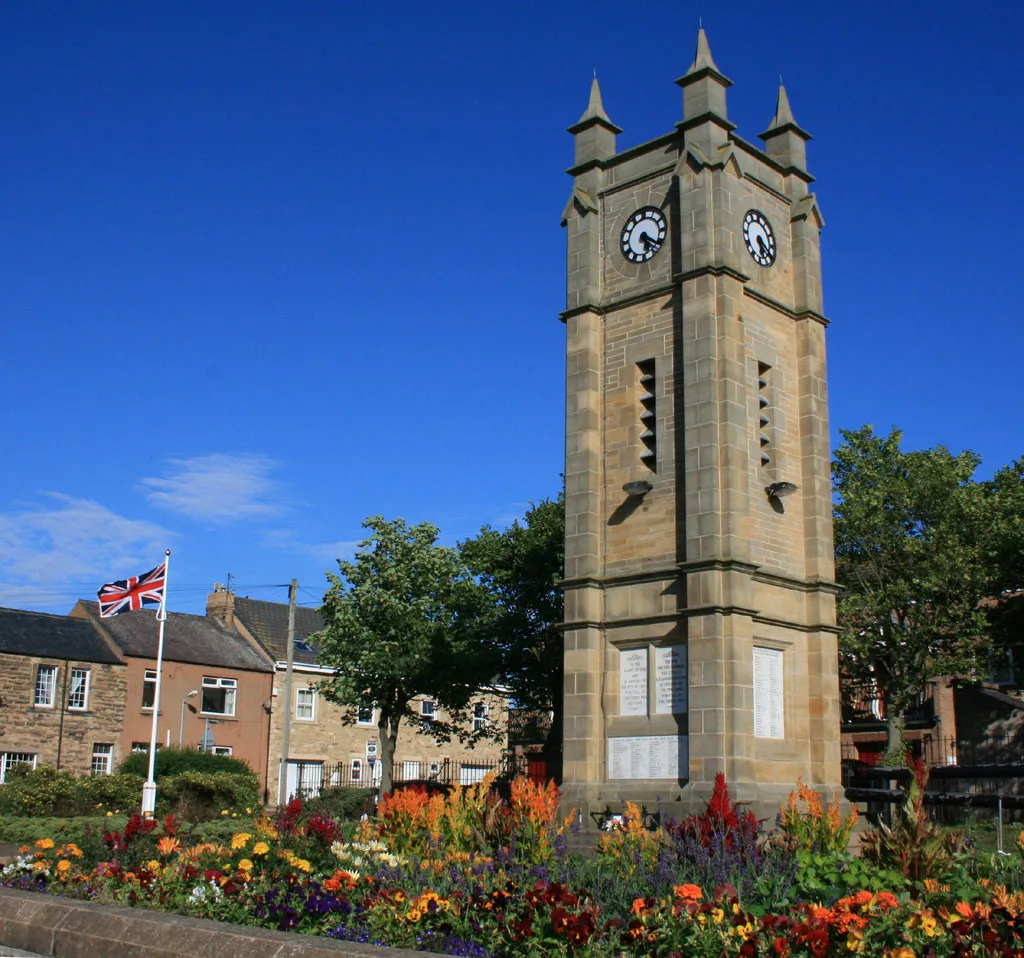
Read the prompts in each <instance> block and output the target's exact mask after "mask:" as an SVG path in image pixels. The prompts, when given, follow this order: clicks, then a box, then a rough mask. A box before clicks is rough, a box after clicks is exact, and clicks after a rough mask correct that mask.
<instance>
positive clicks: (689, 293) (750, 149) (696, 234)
mask: <svg viewBox="0 0 1024 958" xmlns="http://www.w3.org/2000/svg"><path fill="white" fill-rule="evenodd" d="M676 83H677V84H678V85H679V86H680V87H681V88H682V119H681V121H680V122H678V123H676V125H675V128H674V129H672V130H671V131H670V132H668V133H666V134H665V135H663V136H660V137H658V138H656V139H654V140H651V141H649V142H647V143H642V144H640V145H639V146H634V147H631V148H630V149H627V150H623V151H621V152H620V151H618V150H617V148H616V136H617V134H619V133H620V132H621V130H620V129H619V128H618V127H617V126H616V125H615V124H614V123H613V122H612V121H611V119H610V118H609V117H608V114H607V113H606V112H605V109H604V106H603V104H602V101H601V93H600V89H599V87H598V84H597V80H596V79H595V80H594V82H593V85H592V87H591V93H590V101H589V103H588V105H587V109H586V111H585V112H584V114H583V116H582V117H581V118H580V120H579V122H577V123H576V124H574V125H573V126H571V127H569V132H570V133H571V134H572V135H573V138H574V142H575V159H574V164H573V166H572V167H571V168H570V170H569V173H570V175H571V176H572V178H573V185H572V193H571V195H570V197H569V200H568V203H567V204H566V206H565V211H564V213H563V226H565V228H566V232H567V242H568V269H567V284H566V287H567V294H566V299H567V302H566V309H565V311H564V312H563V313H562V319H563V320H564V322H565V326H566V458H565V482H566V497H565V498H566V542H565V546H566V549H565V553H566V555H565V561H566V569H565V581H564V589H565V703H564V714H565V725H564V741H563V791H564V795H565V802H566V803H567V804H569V805H574V806H576V807H579V808H581V809H583V811H584V813H586V812H589V811H600V810H603V809H604V808H605V806H606V805H611V806H612V808H613V810H618V809H619V808H621V803H622V802H623V801H626V800H632V801H636V802H638V803H643V804H646V805H647V806H648V808H649V809H651V810H653V808H654V807H655V805H656V804H657V803H658V802H660V803H661V805H662V806H663V808H664V809H665V811H666V813H667V814H670V815H675V816H679V815H683V814H688V813H690V812H691V811H694V810H696V809H698V808H699V807H701V806H702V804H703V802H704V801H705V800H706V799H707V797H708V796H709V795H710V792H711V789H712V786H713V782H714V778H715V775H716V773H718V772H724V773H725V776H726V779H727V781H728V783H729V787H730V790H731V791H732V794H733V796H734V797H735V798H737V799H739V800H741V801H746V802H751V803H753V806H754V808H755V811H756V812H757V813H758V815H759V816H768V817H774V814H775V811H776V809H777V806H778V805H779V804H780V803H781V802H783V801H785V799H786V797H787V796H788V794H789V792H790V791H791V790H792V789H793V788H794V787H795V785H796V781H797V779H798V778H801V779H802V780H803V781H804V783H805V784H807V785H810V786H812V787H814V788H816V789H818V790H820V791H822V792H827V793H829V796H830V797H831V792H833V791H838V790H840V754H839V721H840V714H839V684H838V663H837V648H836V631H837V630H836V625H835V595H836V587H835V583H834V576H833V556H832V511H831V510H832V505H831V484H830V475H829V441H828V413H827V400H826V377H825V328H826V326H827V325H828V321H827V320H826V318H825V316H824V315H823V312H822V299H821V266H820V257H819V232H820V230H821V228H822V226H823V220H822V216H821V212H820V210H819V208H818V203H817V200H816V199H815V196H814V193H812V192H810V187H811V184H812V183H813V178H812V177H811V176H810V174H809V173H808V172H807V162H806V143H807V141H808V140H809V139H810V135H809V134H808V133H807V132H805V131H804V130H803V129H802V128H801V127H800V126H799V125H798V124H797V123H796V121H795V119H794V118H793V113H792V111H791V109H790V106H789V101H788V98H787V96H786V91H785V89H784V88H782V87H781V86H780V88H779V92H778V100H777V104H776V109H775V115H774V117H773V118H772V121H771V123H770V124H769V126H768V129H767V130H766V131H765V132H764V133H762V134H760V139H761V140H762V141H763V143H764V145H763V146H755V145H754V144H753V143H750V142H748V141H747V140H745V139H743V138H741V137H740V136H739V135H737V133H736V132H735V126H734V124H732V123H730V122H729V118H728V113H727V110H726V91H727V90H728V88H729V87H730V86H731V85H732V84H731V81H730V80H729V79H727V78H726V77H725V76H724V75H723V74H722V73H721V71H720V70H719V69H718V67H717V65H716V64H715V61H714V59H713V58H712V56H711V50H710V48H709V46H708V42H707V38H706V36H705V34H704V31H703V30H701V31H700V32H699V34H698V39H697V50H696V55H695V57H694V60H693V63H692V65H691V66H690V68H689V69H688V70H687V71H686V73H685V74H684V75H683V76H682V77H680V78H679V79H678V80H677V81H676Z"/></svg>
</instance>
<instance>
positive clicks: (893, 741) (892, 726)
mask: <svg viewBox="0 0 1024 958" xmlns="http://www.w3.org/2000/svg"><path fill="white" fill-rule="evenodd" d="M885 725H886V743H885V750H886V752H887V753H888V754H889V755H893V754H894V753H895V751H896V750H897V749H898V748H899V747H900V745H901V744H902V742H903V714H902V713H901V712H897V711H896V710H895V709H888V708H887V709H886V712H885Z"/></svg>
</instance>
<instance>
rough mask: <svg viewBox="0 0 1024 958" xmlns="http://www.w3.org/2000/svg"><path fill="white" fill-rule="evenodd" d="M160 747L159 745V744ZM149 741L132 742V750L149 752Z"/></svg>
mask: <svg viewBox="0 0 1024 958" xmlns="http://www.w3.org/2000/svg"><path fill="white" fill-rule="evenodd" d="M157 748H159V745H158V746H157ZM148 751H149V742H132V752H148Z"/></svg>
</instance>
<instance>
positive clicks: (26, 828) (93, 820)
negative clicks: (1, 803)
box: [0, 815, 128, 845]
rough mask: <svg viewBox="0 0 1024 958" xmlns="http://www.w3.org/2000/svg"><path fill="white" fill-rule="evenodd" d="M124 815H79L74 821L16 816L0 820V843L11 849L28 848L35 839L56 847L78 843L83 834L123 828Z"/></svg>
mask: <svg viewBox="0 0 1024 958" xmlns="http://www.w3.org/2000/svg"><path fill="white" fill-rule="evenodd" d="M127 821H128V816H127V815H112V816H110V817H109V818H108V817H107V816H106V815H79V816H76V817H74V818H44V817H41V816H36V817H33V818H28V817H25V816H20V815H4V816H0V842H7V843H9V844H11V845H22V844H31V843H32V842H34V841H35V840H36V839H37V838H44V837H47V836H48V837H50V838H52V839H53V840H54V841H56V842H58V843H62V842H77V843H78V844H81V843H82V838H83V836H84V835H85V833H86V831H88V830H92V831H101V830H102V829H104V828H123V827H124V824H125V822H127Z"/></svg>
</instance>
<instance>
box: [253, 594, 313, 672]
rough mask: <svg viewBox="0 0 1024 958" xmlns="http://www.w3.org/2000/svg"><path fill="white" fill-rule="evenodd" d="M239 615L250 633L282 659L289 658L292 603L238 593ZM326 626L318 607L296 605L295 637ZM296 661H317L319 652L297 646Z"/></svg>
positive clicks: (276, 656)
mask: <svg viewBox="0 0 1024 958" xmlns="http://www.w3.org/2000/svg"><path fill="white" fill-rule="evenodd" d="M234 615H235V618H236V619H239V620H240V621H241V623H242V625H244V626H245V628H246V629H247V630H248V631H249V634H250V635H251V636H252V637H253V638H254V639H255V640H256V641H257V642H259V643H260V645H262V646H263V648H264V649H266V650H267V652H268V653H269V654H270V655H272V656H273V657H274V659H276V660H277V661H278V662H284V661H285V660H286V659H287V658H288V606H287V605H285V604H284V603H282V602H265V601H264V600H262V599H240V598H239V597H238V596H235V611H234ZM323 627H324V620H323V619H321V618H320V613H319V612H317V611H316V609H307V608H303V607H302V606H298V607H297V608H296V609H295V638H296V640H301V639H305V638H306V636H307V635H310V634H311V633H313V632H319V631H320V630H321V629H322V628H323ZM295 661H296V662H302V663H303V664H305V665H316V663H317V657H316V652H304V651H302V650H301V649H299V648H296V649H295Z"/></svg>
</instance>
